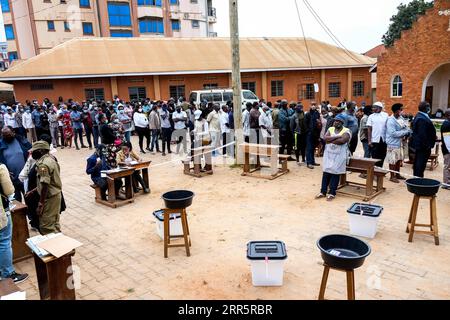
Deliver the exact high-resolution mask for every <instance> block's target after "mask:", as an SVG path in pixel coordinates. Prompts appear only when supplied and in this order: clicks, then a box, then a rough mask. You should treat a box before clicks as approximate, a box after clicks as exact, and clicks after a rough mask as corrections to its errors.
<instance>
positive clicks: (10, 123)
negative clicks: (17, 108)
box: [4, 107, 17, 131]
mask: <svg viewBox="0 0 450 320" xmlns="http://www.w3.org/2000/svg"><path fill="white" fill-rule="evenodd" d="M4 119H5V124H4V126H5V127H11V128H13V129H14V131H16V128H17V124H16V116H15V114H14V112H13V109H12V108H11V107H7V108H6V113H5V116H4Z"/></svg>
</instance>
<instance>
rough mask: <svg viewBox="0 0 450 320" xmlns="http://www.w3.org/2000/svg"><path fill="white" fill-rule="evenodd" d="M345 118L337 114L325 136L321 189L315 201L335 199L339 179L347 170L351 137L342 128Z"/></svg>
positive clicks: (348, 131)
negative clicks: (325, 198)
mask: <svg viewBox="0 0 450 320" xmlns="http://www.w3.org/2000/svg"><path fill="white" fill-rule="evenodd" d="M344 122H345V116H344V115H342V114H339V115H337V116H336V118H335V119H334V126H333V127H331V128H329V129H328V131H327V133H326V134H325V138H324V139H325V143H326V146H325V151H324V154H323V163H322V169H323V176H322V187H321V189H320V193H319V194H318V195H317V196H316V199H320V198H324V197H327V200H328V201H332V200H333V199H334V198H336V191H337V188H338V185H339V179H340V176H341V175H342V174H345V173H346V170H347V158H348V156H349V155H348V143H349V141H350V139H351V137H352V133H351V131H350V130H349V129H347V128H345V127H344Z"/></svg>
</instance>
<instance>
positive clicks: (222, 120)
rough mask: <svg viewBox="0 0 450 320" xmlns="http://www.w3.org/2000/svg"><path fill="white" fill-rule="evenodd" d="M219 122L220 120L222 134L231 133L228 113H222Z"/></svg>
mask: <svg viewBox="0 0 450 320" xmlns="http://www.w3.org/2000/svg"><path fill="white" fill-rule="evenodd" d="M219 120H220V131H221V132H222V133H230V128H228V127H227V124H229V121H228V113H226V112H222V113H221V114H220V116H219Z"/></svg>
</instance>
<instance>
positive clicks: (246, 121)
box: [242, 102, 252, 143]
mask: <svg viewBox="0 0 450 320" xmlns="http://www.w3.org/2000/svg"><path fill="white" fill-rule="evenodd" d="M251 109H252V104H251V103H250V102H247V104H246V105H245V108H242V132H243V135H244V141H245V142H246V143H250V110H251Z"/></svg>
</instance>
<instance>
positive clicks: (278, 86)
mask: <svg viewBox="0 0 450 320" xmlns="http://www.w3.org/2000/svg"><path fill="white" fill-rule="evenodd" d="M270 89H271V96H272V97H281V96H283V95H284V81H283V80H276V81H272V82H271V83H270Z"/></svg>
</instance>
